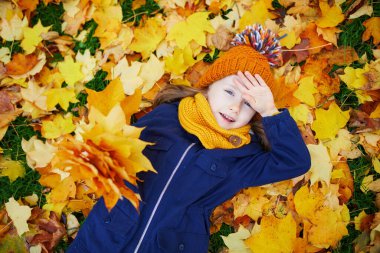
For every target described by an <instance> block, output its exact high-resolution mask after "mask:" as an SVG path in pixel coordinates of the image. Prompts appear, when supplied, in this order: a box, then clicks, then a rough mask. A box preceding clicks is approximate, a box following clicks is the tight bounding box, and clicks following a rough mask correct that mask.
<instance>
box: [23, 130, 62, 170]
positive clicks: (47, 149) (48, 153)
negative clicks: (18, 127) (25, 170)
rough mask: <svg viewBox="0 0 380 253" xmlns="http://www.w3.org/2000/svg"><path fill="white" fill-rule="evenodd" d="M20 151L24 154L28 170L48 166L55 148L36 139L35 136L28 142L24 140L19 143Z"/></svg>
mask: <svg viewBox="0 0 380 253" xmlns="http://www.w3.org/2000/svg"><path fill="white" fill-rule="evenodd" d="M21 147H22V150H24V152H25V154H26V162H27V163H28V165H29V167H30V168H41V167H45V166H47V165H48V163H49V162H50V161H51V159H52V158H53V156H54V152H55V151H56V150H57V148H56V147H55V146H53V145H51V144H49V143H48V142H46V143H44V142H43V141H41V140H39V139H37V136H33V137H32V138H30V139H29V141H27V140H25V139H24V138H23V139H22V141H21Z"/></svg>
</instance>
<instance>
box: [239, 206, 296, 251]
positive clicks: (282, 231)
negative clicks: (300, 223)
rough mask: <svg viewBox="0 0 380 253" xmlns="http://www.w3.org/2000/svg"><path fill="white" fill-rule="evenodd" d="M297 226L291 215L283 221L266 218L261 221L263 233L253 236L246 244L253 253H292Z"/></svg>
mask: <svg viewBox="0 0 380 253" xmlns="http://www.w3.org/2000/svg"><path fill="white" fill-rule="evenodd" d="M296 226H297V225H296V222H295V221H294V219H293V217H292V214H291V213H288V215H286V217H285V218H283V219H278V218H276V217H274V216H264V217H263V218H262V219H261V226H260V228H261V231H260V232H259V233H256V234H253V235H252V236H251V237H250V238H248V239H247V240H245V243H246V245H247V246H248V247H249V248H250V249H251V250H252V251H253V252H266V253H272V252H273V253H277V252H292V250H293V247H294V244H295V239H296V232H297V231H296ZM268 241H269V242H276V243H268Z"/></svg>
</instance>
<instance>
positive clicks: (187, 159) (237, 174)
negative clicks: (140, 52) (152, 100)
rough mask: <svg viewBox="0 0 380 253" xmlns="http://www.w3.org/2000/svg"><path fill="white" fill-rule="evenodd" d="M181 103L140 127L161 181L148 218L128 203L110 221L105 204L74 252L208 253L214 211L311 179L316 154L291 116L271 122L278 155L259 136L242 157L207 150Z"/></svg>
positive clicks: (145, 209)
mask: <svg viewBox="0 0 380 253" xmlns="http://www.w3.org/2000/svg"><path fill="white" fill-rule="evenodd" d="M177 113H178V103H172V104H163V105H160V106H158V107H157V108H156V109H154V110H153V111H152V112H150V113H149V114H147V115H146V116H144V117H142V118H141V119H140V120H139V121H138V122H137V124H135V126H137V127H144V126H146V128H145V129H144V130H143V132H142V134H141V137H140V138H141V139H142V140H145V141H149V142H154V143H156V145H154V146H147V147H146V148H145V150H144V152H143V153H144V154H145V155H146V156H147V157H148V158H149V160H150V161H151V162H152V164H153V165H154V168H155V169H156V170H157V171H158V173H157V174H156V173H153V172H148V173H146V172H144V173H139V175H138V176H139V177H140V178H141V179H143V180H144V182H143V183H141V184H140V183H139V185H138V189H137V188H136V187H134V186H131V185H129V186H130V187H132V188H133V189H134V190H135V191H138V192H139V193H140V195H141V198H142V202H141V205H140V214H138V213H137V211H136V210H135V209H134V207H133V206H132V205H131V204H130V203H129V202H128V201H126V200H123V201H119V202H118V203H117V205H116V206H115V208H113V209H112V211H111V212H110V213H108V211H107V209H106V208H105V206H104V201H103V200H102V199H101V200H100V201H98V203H97V204H96V205H95V207H94V208H93V210H92V211H91V212H90V214H89V216H88V217H87V219H86V220H85V222H84V223H83V224H82V226H81V229H80V230H79V233H78V236H77V238H76V239H75V240H74V242H73V243H72V244H71V246H70V248H69V250H68V252H70V253H73V252H80V253H89V252H91V253H94V252H101V253H104V252H112V253H113V252H128V253H129V252H131V253H132V252H144V253H150V252H154V253H160V252H170V253H172V252H189V253H202V252H207V249H208V242H209V235H210V234H209V228H210V220H209V217H210V215H211V213H212V211H213V209H214V208H215V207H216V206H218V205H220V204H222V203H223V202H225V201H226V200H228V199H230V198H231V197H233V196H234V195H235V194H236V193H237V192H238V191H239V190H241V189H243V188H246V187H250V186H258V185H263V184H268V183H272V182H277V181H282V180H285V179H289V178H293V177H296V176H299V175H301V174H304V173H305V172H307V171H308V170H309V168H310V154H309V152H308V150H307V148H306V146H305V144H304V142H303V140H302V137H301V135H300V133H299V130H298V128H297V125H296V123H295V122H294V120H293V119H292V118H291V117H290V115H289V112H288V111H287V110H286V109H285V110H283V111H282V113H280V114H277V115H275V116H270V117H264V118H263V125H264V129H265V132H266V135H267V136H268V139H269V141H270V143H271V147H272V150H271V151H270V152H265V151H264V150H263V149H262V147H261V146H260V144H259V142H258V139H257V137H256V136H255V135H253V136H252V141H251V143H250V144H248V145H245V146H243V147H241V148H238V149H211V150H210V149H205V148H204V147H203V146H202V144H201V143H200V142H199V140H198V138H197V137H195V136H194V135H192V134H189V133H187V132H186V131H185V130H184V129H183V128H182V127H181V125H180V123H179V121H178V117H177Z"/></svg>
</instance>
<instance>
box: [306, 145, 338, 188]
mask: <svg viewBox="0 0 380 253" xmlns="http://www.w3.org/2000/svg"><path fill="white" fill-rule="evenodd" d="M307 148H308V149H309V153H310V157H311V167H310V172H311V177H310V184H311V185H313V184H314V183H315V182H317V181H325V182H326V184H327V185H328V184H330V179H331V170H332V164H331V161H330V156H329V154H328V152H327V148H326V147H325V146H324V145H323V144H322V142H320V143H319V144H318V145H314V144H308V145H307Z"/></svg>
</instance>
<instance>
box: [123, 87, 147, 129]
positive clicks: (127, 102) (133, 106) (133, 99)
mask: <svg viewBox="0 0 380 253" xmlns="http://www.w3.org/2000/svg"><path fill="white" fill-rule="evenodd" d="M141 99H142V94H141V89H136V90H135V93H134V94H133V95H131V96H127V97H125V98H124V99H123V101H121V103H120V106H121V108H122V109H123V111H124V114H125V119H126V123H127V124H130V123H131V116H132V115H133V114H134V113H136V112H138V111H139V107H140V103H141Z"/></svg>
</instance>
